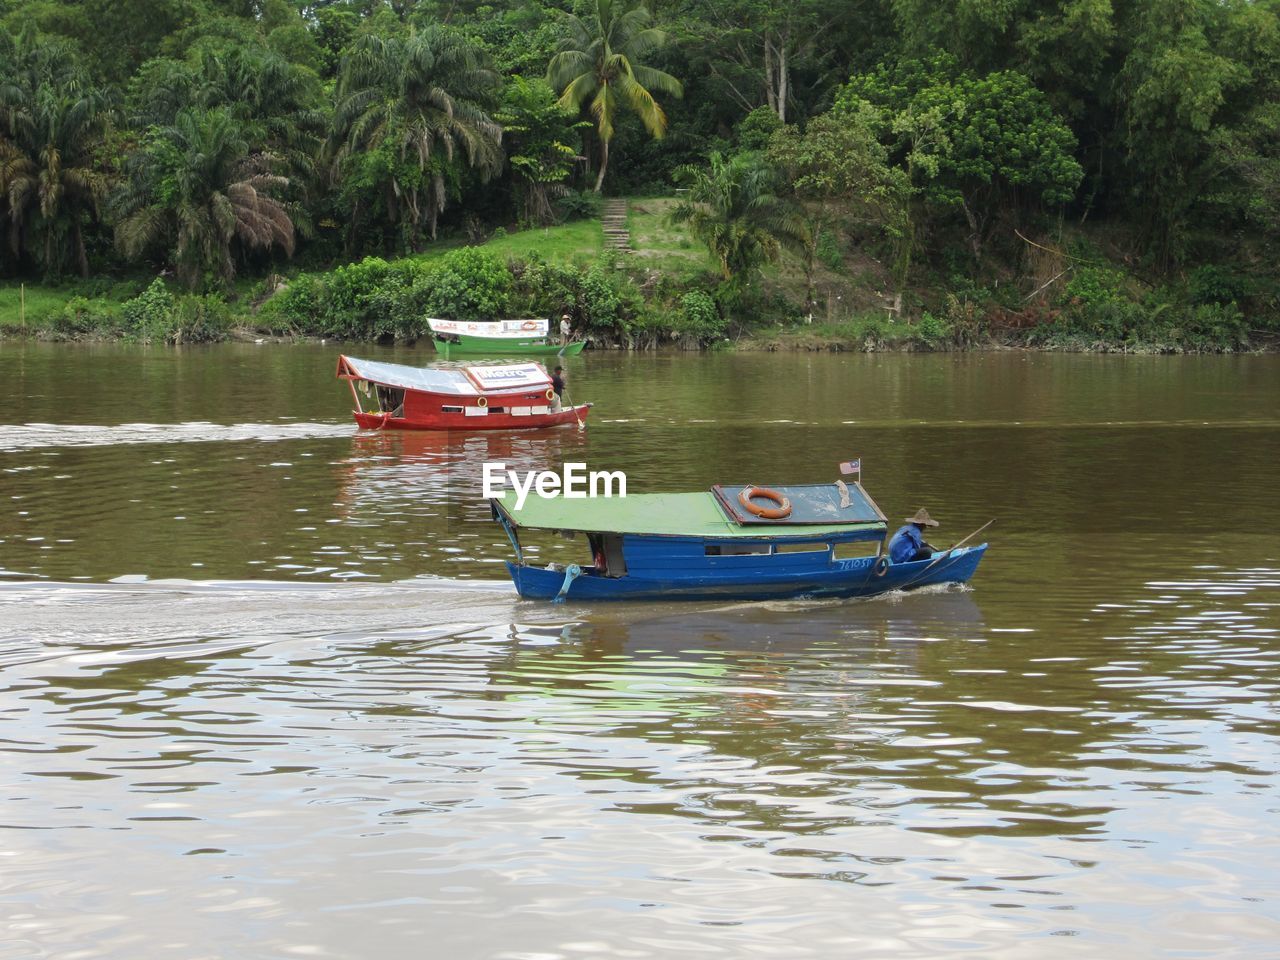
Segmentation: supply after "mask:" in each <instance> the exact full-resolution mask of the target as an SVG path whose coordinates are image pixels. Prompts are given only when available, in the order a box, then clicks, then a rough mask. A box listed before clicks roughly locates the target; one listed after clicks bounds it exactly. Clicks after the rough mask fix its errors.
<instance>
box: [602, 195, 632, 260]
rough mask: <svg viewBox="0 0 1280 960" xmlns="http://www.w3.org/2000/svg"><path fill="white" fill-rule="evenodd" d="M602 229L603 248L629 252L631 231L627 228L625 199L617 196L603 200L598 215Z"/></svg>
mask: <svg viewBox="0 0 1280 960" xmlns="http://www.w3.org/2000/svg"><path fill="white" fill-rule="evenodd" d="M600 224H601V227H603V229H604V248H605V249H606V250H620V251H622V252H623V253H631V252H632V251H631V231H629V230H628V229H627V201H626V199H625V198H621V197H617V198H613V199H610V200H606V201H605V202H604V211H603V213H602V214H601V217H600Z"/></svg>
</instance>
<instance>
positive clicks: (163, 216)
mask: <svg viewBox="0 0 1280 960" xmlns="http://www.w3.org/2000/svg"><path fill="white" fill-rule="evenodd" d="M135 160H136V162H135V164H134V168H133V170H132V171H131V178H130V183H129V185H128V188H127V189H126V190H125V191H124V193H123V194H122V196H121V197H120V200H119V206H120V211H119V212H120V220H119V223H118V224H117V226H116V243H117V245H118V246H119V248H120V250H121V252H122V253H123V254H124V255H125V256H126V257H129V258H130V259H138V258H140V257H142V256H145V255H147V254H149V253H152V254H154V253H157V252H160V251H164V250H170V249H171V250H172V258H173V263H174V266H175V267H176V268H177V272H178V278H179V279H180V280H181V281H182V282H183V283H185V284H186V285H187V286H188V287H190V288H193V289H194V288H196V287H198V286H201V285H206V286H207V285H212V284H214V283H217V282H221V283H224V284H225V283H228V282H230V281H231V279H232V278H233V277H234V276H235V273H236V255H237V254H238V253H239V254H243V253H246V252H248V251H252V250H262V251H269V250H271V249H273V248H279V249H280V250H282V251H283V252H284V253H285V254H286V255H291V254H292V253H293V248H294V224H293V221H292V219H291V218H290V217H289V214H288V211H287V210H286V209H285V206H284V204H283V203H281V202H280V200H279V199H278V198H277V195H278V194H279V193H280V192H281V191H282V190H284V188H286V187H287V186H288V183H289V181H288V179H287V178H286V177H283V176H280V175H278V174H275V173H273V172H272V168H273V163H272V158H271V157H270V156H269V155H266V154H261V153H254V152H252V151H251V148H250V145H249V143H248V141H247V140H246V139H245V137H244V135H243V132H242V130H241V129H240V126H239V124H238V123H237V121H236V119H235V118H234V117H233V116H232V114H231V112H230V111H228V110H227V109H226V108H223V107H218V108H214V109H212V110H204V111H198V110H181V111H179V113H178V115H177V117H175V118H174V122H173V123H172V124H171V125H168V126H164V127H154V128H152V130H151V132H150V133H149V134H148V135H147V137H146V143H145V145H144V147H143V149H142V151H141V152H140V153H139V154H138V155H137V156H136V158H135Z"/></svg>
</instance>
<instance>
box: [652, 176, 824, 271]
mask: <svg viewBox="0 0 1280 960" xmlns="http://www.w3.org/2000/svg"><path fill="white" fill-rule="evenodd" d="M708 160H709V166H707V167H705V168H704V167H681V168H680V169H679V170H678V171H676V174H677V177H678V178H679V179H681V180H684V181H685V182H687V183H688V184H689V192H688V193H687V194H686V195H685V196H684V198H682V199H681V200H680V202H679V203H678V204H676V207H675V209H674V210H673V211H672V214H671V219H672V220H673V221H675V222H676V223H688V224H689V226H690V228H691V229H692V230H693V233H694V236H696V237H698V239H700V240H702V241H703V242H704V243H705V244H706V245H707V249H708V250H710V251H711V254H712V256H714V257H715V258H716V261H717V262H718V263H719V265H720V274H721V276H722V277H723V278H724V279H725V280H727V281H732V282H743V281H745V280H746V279H747V278H748V277H749V276H750V274H751V272H752V271H753V270H755V269H756V268H758V267H759V266H760V265H761V264H763V263H766V262H770V261H773V260H776V259H777V258H778V254H779V253H780V251H781V249H782V247H783V246H789V247H797V248H800V247H803V245H804V242H805V239H806V237H807V235H808V228H807V225H806V223H805V221H804V218H803V216H802V215H801V213H800V211H799V210H798V208H796V207H795V206H794V205H792V204H789V203H787V202H786V201H784V200H782V199H781V198H779V197H778V195H777V194H776V193H775V192H774V189H775V174H774V171H773V169H772V168H771V167H769V166H767V165H766V164H765V163H763V162H762V161H761V160H760V159H759V157H757V156H753V155H751V154H737V155H735V156H733V157H731V158H730V159H728V160H726V159H725V158H724V157H723V156H721V155H720V154H719V153H712V154H711V155H710V157H709V158H708Z"/></svg>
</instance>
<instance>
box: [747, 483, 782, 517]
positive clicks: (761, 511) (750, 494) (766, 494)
mask: <svg viewBox="0 0 1280 960" xmlns="http://www.w3.org/2000/svg"><path fill="white" fill-rule="evenodd" d="M755 497H760V498H761V499H764V500H772V501H773V502H774V503H776V504H777V506H776V507H762V506H760V504H758V503H755V502H753V499H754V498H755ZM738 502H739V503H740V504H742V505H743V506H744V507H745V508H746V510H747V512H748V513H752V514H755V515H756V516H757V517H761V518H762V519H765V520H781V519H783V518H784V517H789V516H791V501H790V500H788V499H787V498H786V497H784V496H783V495H782V494H780V493H779V492H778V491H777V490H770V489H769V488H768V487H755V486H751V485H750V484H748V485H747V486H745V487H743V488H742V490H741V491H739V493H738Z"/></svg>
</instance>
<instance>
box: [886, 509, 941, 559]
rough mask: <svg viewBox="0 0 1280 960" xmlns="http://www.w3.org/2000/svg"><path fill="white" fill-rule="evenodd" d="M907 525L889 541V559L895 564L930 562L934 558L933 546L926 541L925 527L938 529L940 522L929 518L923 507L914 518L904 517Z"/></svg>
mask: <svg viewBox="0 0 1280 960" xmlns="http://www.w3.org/2000/svg"><path fill="white" fill-rule="evenodd" d="M903 519H904V520H906V521H907V525H906V526H905V527H902V528H901V529H899V530H898V532H897V533H895V534H894V535H893V536H892V537H891V538H890V540H889V559H890V560H892V561H893V562H894V563H909V562H911V561H912V560H928V559H929V558H930V557H932V556H933V550H934V548H933V546H932V544H929V543H927V542H926V541H925V539H924V528H925V527H936V526H937V525H938V521H937V520H934V519H933V518H932V517H930V516H929V511H928V510H926V509H925V508H924V507H921V508H920V509H919V510H917V511H916V515H915V516H914V517H904V518H903Z"/></svg>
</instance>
